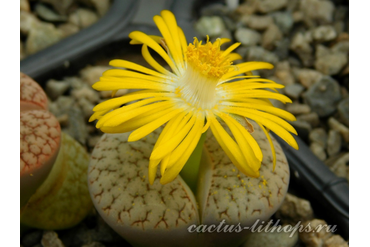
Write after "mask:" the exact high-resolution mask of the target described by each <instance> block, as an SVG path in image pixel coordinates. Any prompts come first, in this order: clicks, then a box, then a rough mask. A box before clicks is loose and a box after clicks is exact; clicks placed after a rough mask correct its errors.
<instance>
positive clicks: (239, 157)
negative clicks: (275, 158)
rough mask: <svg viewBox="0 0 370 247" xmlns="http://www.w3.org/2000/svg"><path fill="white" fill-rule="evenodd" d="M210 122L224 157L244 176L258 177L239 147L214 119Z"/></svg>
mask: <svg viewBox="0 0 370 247" xmlns="http://www.w3.org/2000/svg"><path fill="white" fill-rule="evenodd" d="M209 119H210V120H211V130H212V133H213V135H214V136H215V138H216V140H217V142H218V143H219V144H220V146H221V148H222V149H223V150H224V151H225V153H226V155H227V156H228V157H229V158H230V160H231V162H233V164H234V165H235V166H236V167H237V168H238V169H239V170H240V171H241V172H242V173H244V174H246V175H247V176H250V177H258V176H259V171H256V170H255V169H252V168H251V167H250V165H253V164H248V163H247V161H246V160H245V158H244V156H243V154H242V152H241V150H240V148H239V146H238V145H237V144H236V143H235V141H234V140H233V139H232V138H231V137H230V136H229V134H228V133H227V132H226V131H225V130H224V128H223V127H222V126H221V124H220V123H219V122H218V121H217V120H216V119H215V118H209Z"/></svg>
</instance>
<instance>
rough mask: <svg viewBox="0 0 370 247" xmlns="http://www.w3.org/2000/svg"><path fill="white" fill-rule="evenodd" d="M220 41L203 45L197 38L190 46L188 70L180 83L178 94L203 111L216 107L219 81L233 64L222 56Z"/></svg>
mask: <svg viewBox="0 0 370 247" xmlns="http://www.w3.org/2000/svg"><path fill="white" fill-rule="evenodd" d="M222 53H223V51H221V50H220V41H219V40H217V41H216V42H214V43H213V44H212V43H211V42H209V41H208V40H207V43H206V44H204V45H202V41H200V42H198V40H197V38H195V40H194V43H193V44H189V46H188V48H187V51H186V57H187V69H186V71H185V73H184V75H183V76H182V78H181V79H180V81H179V87H178V88H177V90H176V93H178V94H179V96H180V97H181V98H182V99H184V101H185V102H186V103H188V104H190V105H191V106H194V107H196V108H201V109H202V110H206V109H212V108H213V107H214V106H215V105H216V86H217V83H218V81H219V79H220V78H221V77H222V76H223V75H224V74H225V73H227V72H228V71H229V69H230V68H231V64H232V62H230V60H229V59H228V58H227V57H224V56H222Z"/></svg>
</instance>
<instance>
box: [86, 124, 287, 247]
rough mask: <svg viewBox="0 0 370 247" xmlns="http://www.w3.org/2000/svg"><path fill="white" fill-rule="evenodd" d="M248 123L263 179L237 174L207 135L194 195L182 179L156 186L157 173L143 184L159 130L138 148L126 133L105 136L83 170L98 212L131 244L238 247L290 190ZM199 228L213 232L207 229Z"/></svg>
mask: <svg viewBox="0 0 370 247" xmlns="http://www.w3.org/2000/svg"><path fill="white" fill-rule="evenodd" d="M252 124H253V127H254V132H253V134H252V135H253V137H254V138H255V139H256V141H257V143H258V144H259V145H260V147H261V150H262V152H263V161H262V166H261V169H260V174H261V176H260V177H259V178H251V177H247V176H246V175H244V174H243V173H242V172H240V171H238V170H237V169H236V168H235V166H234V165H233V164H232V162H231V161H230V159H229V158H228V157H227V156H226V155H225V154H224V151H223V150H222V148H221V147H220V145H219V144H218V142H217V141H216V140H215V137H214V136H213V134H212V133H211V132H208V133H207V136H206V141H205V144H204V149H203V155H202V159H201V169H200V171H199V176H198V186H197V194H196V195H194V193H193V192H192V191H191V190H190V188H189V187H188V185H187V184H186V183H185V182H184V180H183V179H182V178H181V177H180V176H177V177H176V178H175V180H174V181H172V182H170V183H168V184H165V185H162V184H161V183H160V182H159V180H160V177H161V173H160V171H158V173H157V175H156V178H155V181H154V183H153V185H150V184H149V181H148V179H147V175H148V162H149V161H148V157H149V156H150V152H151V150H152V149H153V146H154V144H155V142H156V140H157V138H158V136H159V134H160V132H161V129H157V130H155V131H154V132H153V133H152V134H150V135H148V136H147V137H145V138H143V139H142V140H140V141H137V142H127V138H128V136H129V134H130V133H123V134H105V135H104V136H103V137H102V138H101V140H100V141H99V142H98V143H97V145H96V146H95V149H94V151H93V153H92V156H91V161H90V165H89V171H88V185H89V190H90V194H91V198H92V200H93V203H94V205H95V207H96V209H97V211H98V212H99V214H100V215H101V216H102V217H103V219H104V220H105V221H106V222H107V223H108V224H109V225H110V226H111V227H112V228H113V229H114V230H115V231H116V232H117V233H119V234H120V235H121V236H122V237H123V238H125V239H126V240H127V241H128V242H130V243H131V244H132V245H133V246H238V245H240V244H241V243H242V242H243V241H244V240H245V238H246V236H247V235H248V234H249V232H248V230H245V229H243V228H244V227H250V226H252V225H253V224H255V223H256V222H257V224H258V223H259V222H260V223H262V222H261V221H266V220H267V219H269V218H270V217H271V215H272V214H273V213H274V212H275V211H276V210H277V209H278V208H279V206H280V205H281V203H282V201H283V199H284V196H285V194H286V192H287V188H288V184H289V168H288V164H287V161H286V158H285V156H284V154H283V152H282V150H281V148H280V146H279V144H278V143H277V142H276V141H275V140H274V139H273V138H272V139H273V144H274V147H275V151H276V168H275V170H274V169H273V158H272V154H271V149H270V145H269V142H268V140H267V138H266V136H265V134H264V132H263V131H262V129H261V128H259V126H258V125H257V124H255V123H254V122H252ZM228 133H229V134H231V132H230V131H229V132H228ZM223 220H224V221H223ZM258 220H259V221H258ZM221 222H224V223H223V226H222V225H221V226H220V224H222V223H221ZM239 223H240V225H239V228H238V229H239V230H238V229H236V228H237V227H238V224H239ZM202 224H204V225H207V226H211V225H213V224H215V227H214V228H211V231H209V230H205V229H206V228H204V227H202V226H201V225H202ZM226 225H228V226H231V225H233V226H234V229H233V230H232V229H231V230H230V227H229V228H225V226H226ZM217 227H218V228H217ZM202 229H203V230H202ZM217 229H219V230H217ZM228 229H229V230H228ZM204 230H205V232H202V231H204ZM240 230H241V231H240ZM225 232H226V233H225Z"/></svg>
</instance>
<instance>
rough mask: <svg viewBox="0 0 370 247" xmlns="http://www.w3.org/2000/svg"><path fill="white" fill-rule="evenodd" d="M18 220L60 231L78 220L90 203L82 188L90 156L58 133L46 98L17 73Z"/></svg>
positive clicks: (56, 124) (35, 86) (34, 84)
mask: <svg viewBox="0 0 370 247" xmlns="http://www.w3.org/2000/svg"><path fill="white" fill-rule="evenodd" d="M20 84H21V87H20V89H21V94H20V109H21V112H20V142H21V145H20V184H21V187H20V189H21V191H20V195H21V205H20V206H21V223H22V224H24V225H27V226H31V227H37V228H43V229H62V228H67V227H71V226H73V225H75V224H77V223H78V222H80V221H81V220H82V219H83V218H84V217H85V216H86V214H87V213H88V212H89V210H90V208H91V207H92V202H91V199H90V197H89V193H88V188H87V183H86V181H87V176H86V173H87V166H88V160H89V156H88V154H87V152H86V151H85V150H84V149H83V147H82V146H81V145H80V144H79V143H78V142H76V141H75V140H74V139H72V138H71V137H69V136H68V135H66V134H64V133H62V132H61V128H60V125H59V122H58V120H57V119H56V118H55V117H54V116H53V115H52V114H51V113H50V112H48V111H47V97H46V95H45V93H44V92H43V90H42V88H41V87H40V86H39V85H38V84H37V83H36V82H35V81H33V80H32V79H31V78H29V77H28V76H26V75H24V74H22V73H21V76H20Z"/></svg>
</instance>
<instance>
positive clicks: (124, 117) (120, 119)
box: [99, 100, 173, 127]
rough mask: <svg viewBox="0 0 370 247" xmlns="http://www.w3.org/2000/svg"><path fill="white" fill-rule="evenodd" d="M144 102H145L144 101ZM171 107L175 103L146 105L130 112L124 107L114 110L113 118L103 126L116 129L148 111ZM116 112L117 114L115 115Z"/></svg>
mask: <svg viewBox="0 0 370 247" xmlns="http://www.w3.org/2000/svg"><path fill="white" fill-rule="evenodd" d="M142 101H144V100H142ZM137 103H139V102H137ZM135 104H136V103H135ZM128 106H131V105H128ZM128 106H127V107H128ZM171 106H173V102H170V101H162V102H156V103H153V104H150V105H145V106H142V107H137V108H135V109H132V110H130V111H126V109H124V108H125V107H122V108H120V109H118V110H114V111H113V112H112V116H109V117H108V119H107V120H106V121H104V122H103V123H102V124H103V125H104V126H110V127H115V126H117V125H120V124H122V123H124V122H126V121H128V120H130V119H132V118H134V117H137V116H139V115H141V114H144V113H146V112H148V111H151V110H154V109H164V108H165V107H167V108H168V107H171ZM114 112H115V113H116V114H114V115H113V113H114ZM122 113H124V114H122ZM108 114H110V113H108ZM108 114H107V115H108ZM107 115H106V116H107ZM104 117H105V116H104ZM104 117H103V118H104ZM103 118H102V119H101V120H103ZM99 121H100V120H99Z"/></svg>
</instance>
